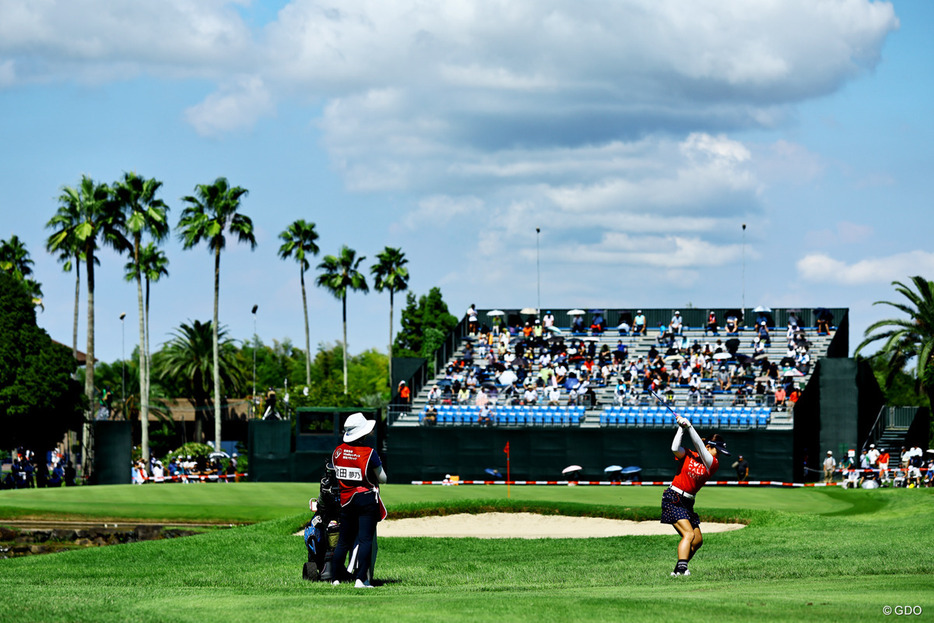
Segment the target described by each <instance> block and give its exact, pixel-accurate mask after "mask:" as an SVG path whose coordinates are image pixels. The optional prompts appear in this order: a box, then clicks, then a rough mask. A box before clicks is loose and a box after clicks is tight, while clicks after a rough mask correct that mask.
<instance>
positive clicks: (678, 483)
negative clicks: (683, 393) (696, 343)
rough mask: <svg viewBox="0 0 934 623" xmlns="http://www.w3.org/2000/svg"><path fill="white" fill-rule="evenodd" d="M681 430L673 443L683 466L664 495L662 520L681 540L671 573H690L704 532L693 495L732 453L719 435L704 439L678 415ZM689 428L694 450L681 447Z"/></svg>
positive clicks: (676, 456)
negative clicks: (691, 562) (690, 563)
mask: <svg viewBox="0 0 934 623" xmlns="http://www.w3.org/2000/svg"><path fill="white" fill-rule="evenodd" d="M677 421H678V432H676V433H675V438H674V440H673V441H672V442H671V451H672V452H673V453H674V455H675V460H677V461H679V462H680V463H681V468H680V469H679V470H678V473H677V475H676V476H675V477H674V478H673V479H672V481H671V486H670V487H668V488H667V489H666V490H665V493H664V494H663V495H662V520H661V521H662V523H667V524H671V525H673V526H674V527H675V530H677V532H678V534H680V535H681V541H680V542H679V543H678V564H677V565H675V570H674V571H672V572H671V575H674V576H680V575H691V572H690V571H688V561H689V560H691V558H692V557H693V556H694V554H696V553H697V550H698V549H700V546H701V545H702V544H703V542H704V537H703V535H702V534H701V529H700V518H699V517H698V516H697V513H695V512H694V496H696V495H697V492H698V491H700V489H701V487H703V486H704V483H706V482H707V480H708V479H709V478H710V477H711V476H713V475H714V473H716V471H717V468H718V467H719V466H720V464H719V462H718V461H717V456H718V455H719V454H725V455H729V454H730V453H729V452H727V451H726V444H725V443H724V442H723V438H722V437H720V435H713V436H711V438H710V439H709V440H707V441H706V443H705V441H704V440H703V439H701V437H700V435H698V434H697V431H695V430H694V427H693V426H691V422H690V421H688V420H687V419H685V418H683V417H681V416H680V415H679V416H677ZM685 431H687V433H688V436H689V437H690V438H691V443H693V444H694V448H696V451H695V450H685V449H684V448H683V447H681V437H682V436H683V435H684V432H685Z"/></svg>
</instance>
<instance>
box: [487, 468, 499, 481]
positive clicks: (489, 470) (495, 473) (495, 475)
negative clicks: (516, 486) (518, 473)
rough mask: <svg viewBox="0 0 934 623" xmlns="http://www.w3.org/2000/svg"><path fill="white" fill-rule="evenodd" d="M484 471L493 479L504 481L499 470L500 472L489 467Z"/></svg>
mask: <svg viewBox="0 0 934 623" xmlns="http://www.w3.org/2000/svg"><path fill="white" fill-rule="evenodd" d="M483 471H485V472H486V473H487V474H489V475H490V476H492V477H493V478H499V479H500V480H502V479H503V475H502V474H500V473H499V470H498V469H493V468H492V467H487V468H486V469H485V470H483Z"/></svg>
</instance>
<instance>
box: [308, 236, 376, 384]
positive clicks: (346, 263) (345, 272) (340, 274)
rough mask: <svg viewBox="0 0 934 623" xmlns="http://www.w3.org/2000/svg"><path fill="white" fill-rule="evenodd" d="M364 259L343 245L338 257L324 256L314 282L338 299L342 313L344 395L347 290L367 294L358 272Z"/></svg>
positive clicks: (368, 289) (345, 382) (362, 277)
mask: <svg viewBox="0 0 934 623" xmlns="http://www.w3.org/2000/svg"><path fill="white" fill-rule="evenodd" d="M365 259H366V257H365V256H363V255H361V256H360V257H359V258H358V257H357V252H356V251H354V250H353V249H351V248H350V247H348V246H347V245H344V246H342V247H341V251H340V255H338V256H334V255H325V256H324V260H323V261H322V262H321V263H320V264H318V269H319V270H321V271H323V272H322V273H321V274H320V275H318V278H317V279H316V280H315V284H316V285H318V286H320V287H322V288H324V289H325V290H327V291H328V292H330V293H331V294H332V295H334V297H335V298H337V299H339V300H340V302H341V305H342V312H343V316H342V318H343V327H344V342H343V344H344V393H345V394H346V393H347V289H348V288H350V289H351V290H355V291H357V292H369V291H370V288H369V286H367V284H366V277H365V276H364V275H363V273H361V272H360V270H359V268H360V263H361V262H363V260H365Z"/></svg>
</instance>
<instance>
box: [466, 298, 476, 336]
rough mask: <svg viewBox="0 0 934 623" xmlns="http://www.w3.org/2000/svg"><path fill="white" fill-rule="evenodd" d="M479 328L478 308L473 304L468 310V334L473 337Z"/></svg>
mask: <svg viewBox="0 0 934 623" xmlns="http://www.w3.org/2000/svg"><path fill="white" fill-rule="evenodd" d="M477 328H478V327H477V306H476V305H474V304H473V303H471V304H470V307H468V308H467V332H468V333H470V334H471V335H473V334H475V333H476V332H477Z"/></svg>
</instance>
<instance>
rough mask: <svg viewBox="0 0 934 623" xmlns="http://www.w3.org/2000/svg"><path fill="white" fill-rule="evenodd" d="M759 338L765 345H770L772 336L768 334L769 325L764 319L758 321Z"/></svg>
mask: <svg viewBox="0 0 934 623" xmlns="http://www.w3.org/2000/svg"><path fill="white" fill-rule="evenodd" d="M758 333H759V339H760V340H762V341H763V342H764V343H765V345H766V346H771V345H772V337H771V336H770V335H769V325H767V324H766V322H765V320H760V321H759V328H758Z"/></svg>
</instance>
